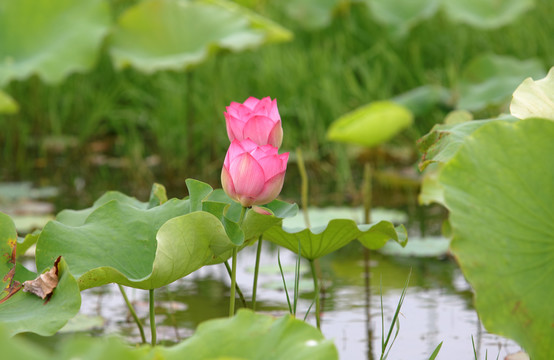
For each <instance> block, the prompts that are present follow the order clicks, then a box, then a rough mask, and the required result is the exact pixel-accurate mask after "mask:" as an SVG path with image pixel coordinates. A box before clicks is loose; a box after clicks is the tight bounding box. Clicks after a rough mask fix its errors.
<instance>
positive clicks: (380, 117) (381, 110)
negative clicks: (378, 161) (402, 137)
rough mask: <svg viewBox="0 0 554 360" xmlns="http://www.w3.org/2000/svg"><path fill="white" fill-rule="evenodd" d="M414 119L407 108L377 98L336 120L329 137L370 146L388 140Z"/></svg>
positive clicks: (328, 134) (328, 132)
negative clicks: (375, 100)
mask: <svg viewBox="0 0 554 360" xmlns="http://www.w3.org/2000/svg"><path fill="white" fill-rule="evenodd" d="M412 121H413V116H412V114H411V113H410V111H408V110H407V109H406V108H405V107H403V106H401V105H398V104H395V103H393V102H390V101H377V102H373V103H371V104H369V105H365V106H362V107H360V108H358V109H356V110H354V111H352V112H350V113H348V114H346V115H343V116H342V117H340V118H339V119H338V120H336V121H335V122H333V123H332V124H331V126H330V127H329V130H328V131H327V138H328V139H329V140H332V141H341V142H346V143H352V144H358V145H363V146H369V147H371V146H376V145H379V144H381V143H384V142H386V141H388V140H389V139H391V138H392V137H393V136H394V135H396V134H397V133H398V132H400V131H401V130H403V129H404V128H406V127H408V126H410V125H411V124H412Z"/></svg>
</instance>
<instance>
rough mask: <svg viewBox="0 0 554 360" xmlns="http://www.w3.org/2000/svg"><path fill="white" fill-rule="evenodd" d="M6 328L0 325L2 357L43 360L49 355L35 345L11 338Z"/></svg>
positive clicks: (13, 359) (18, 359) (16, 359)
mask: <svg viewBox="0 0 554 360" xmlns="http://www.w3.org/2000/svg"><path fill="white" fill-rule="evenodd" d="M6 328H7V326H4V325H2V324H1V323H0V349H2V357H3V358H5V359H10V360H45V359H48V358H49V355H50V353H49V352H48V351H47V350H46V349H43V348H41V347H40V346H38V345H37V344H35V343H32V342H30V341H26V340H25V339H19V338H12V337H11V336H10V334H9V333H8V332H7V331H6Z"/></svg>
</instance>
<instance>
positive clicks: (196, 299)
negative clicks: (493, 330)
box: [81, 243, 520, 360]
mask: <svg viewBox="0 0 554 360" xmlns="http://www.w3.org/2000/svg"><path fill="white" fill-rule="evenodd" d="M254 258H255V248H254V247H251V248H247V249H245V250H243V251H242V252H241V253H239V261H238V265H239V269H238V273H237V278H238V283H239V285H240V287H241V290H242V291H243V292H244V293H245V296H246V298H247V299H249V298H250V295H251V293H252V267H253V264H254ZM321 260H322V262H321V266H322V270H323V274H324V277H325V281H324V283H325V295H324V296H325V297H324V300H323V302H322V305H323V315H322V331H323V333H324V335H325V337H326V338H332V339H334V341H335V344H336V346H337V349H338V351H339V353H340V357H341V359H379V356H380V354H381V338H382V336H381V319H382V317H381V309H380V298H381V296H380V293H381V290H380V289H382V299H383V311H384V314H385V318H384V322H385V336H386V332H387V331H388V326H389V324H390V321H391V318H392V316H393V315H394V312H395V309H396V305H397V302H398V300H399V297H400V294H401V292H402V288H403V286H404V283H405V281H406V278H407V276H408V273H409V272H410V269H412V275H411V281H410V286H409V288H408V292H407V295H406V298H405V300H404V303H403V306H402V310H401V314H400V317H399V319H400V331H399V333H398V337H397V339H396V341H395V343H394V345H393V347H392V350H391V351H390V354H389V357H388V358H389V359H394V360H402V359H406V360H408V359H409V360H413V359H428V358H429V356H430V355H431V353H432V352H433V350H434V349H435V347H436V346H437V345H438V344H439V343H440V342H441V341H443V342H444V343H443V346H442V349H441V351H440V353H439V356H438V357H437V359H473V358H474V354H473V346H472V339H471V337H472V336H473V338H474V341H475V348H476V351H477V354H478V358H479V359H484V358H485V353H487V354H488V357H489V358H492V359H496V358H497V355H498V354H499V356H498V358H499V359H503V358H504V357H505V356H506V355H507V354H509V353H514V352H517V351H518V350H520V347H519V346H518V345H517V344H515V343H514V342H512V341H510V340H507V339H504V338H501V337H498V336H496V335H491V334H488V333H487V332H486V331H485V330H484V329H483V327H482V325H481V323H480V321H479V319H478V317H477V314H476V312H475V310H473V308H472V305H471V304H472V294H471V291H470V287H469V285H468V284H467V283H466V282H465V280H464V278H463V275H462V274H461V272H460V270H459V269H458V267H457V266H456V265H455V264H454V262H452V261H451V260H439V259H422V258H402V257H392V256H384V255H380V254H378V253H375V252H372V253H371V261H370V265H371V277H370V280H371V298H370V299H371V300H370V301H371V309H370V312H369V313H370V316H371V319H370V324H371V329H372V334H373V341H372V344H371V345H372V346H371V348H372V354H369V352H368V349H369V348H370V347H369V346H368V341H367V339H368V336H367V315H366V310H367V308H366V291H365V286H364V284H365V281H364V260H363V256H362V251H361V247H360V246H359V245H358V244H357V243H352V244H350V245H349V246H348V247H346V248H345V249H343V250H342V251H339V252H337V253H335V254H331V255H329V256H327V257H325V258H323V259H321ZM281 262H282V263H283V265H284V270H285V276H286V278H287V281H290V286H288V288H289V290H291V289H292V288H293V286H292V282H293V280H294V263H295V255H294V254H292V253H290V252H288V251H282V252H281ZM262 264H264V265H263V267H262V269H261V272H260V280H259V284H260V285H259V286H260V289H259V291H258V304H257V308H258V310H259V311H262V312H264V313H269V314H273V315H277V316H278V315H282V314H284V313H286V312H287V311H288V310H287V309H288V307H287V303H286V297H285V294H284V292H283V290H282V281H281V275H280V273H279V270H278V267H277V251H276V250H275V249H274V248H272V246H271V244H269V243H264V251H263V255H262ZM229 283H230V281H229V278H228V275H227V272H226V270H225V268H224V267H223V266H222V265H220V266H210V267H206V268H203V269H200V270H199V271H197V272H195V273H193V274H191V275H189V276H188V277H187V278H185V279H182V280H179V281H177V282H175V283H173V284H171V285H169V286H168V287H165V288H162V289H159V290H157V292H156V299H157V310H156V312H157V316H156V322H157V324H158V332H159V334H158V337H159V338H160V339H162V341H163V340H165V341H168V342H174V341H176V340H178V339H183V338H186V337H188V336H190V335H191V334H192V333H193V330H194V329H195V328H196V327H197V326H198V324H199V323H201V322H202V321H205V320H207V319H211V318H215V317H225V316H227V311H228V294H229ZM287 285H288V284H287ZM300 285H301V286H300V288H301V292H302V293H301V294H300V300H299V305H298V315H297V316H298V317H299V318H303V317H304V314H305V312H306V310H307V309H308V308H309V307H310V304H311V303H312V300H313V285H312V283H311V279H310V272H309V266H308V264H307V263H305V264H303V266H302V281H301V284H300ZM127 292H128V295H129V297H130V299H131V300H132V301H133V302H134V304H135V307H136V310H137V313H138V315H139V317H141V319H143V321H144V323H145V324H147V322H148V321H147V318H148V303H147V299H148V294H147V292H146V291H142V290H135V289H127ZM238 306H240V302H238ZM81 312H82V313H84V314H87V315H101V316H102V317H104V318H105V320H106V323H105V327H104V332H105V333H114V332H117V333H120V334H122V335H124V336H126V337H128V338H129V339H130V340H131V341H139V337H138V331H137V330H136V328H135V325H134V324H133V323H132V321H131V318H130V316H128V314H127V313H126V308H125V306H124V303H123V300H122V299H121V296H120V294H119V291H118V289H117V287H116V286H113V285H109V286H105V287H102V288H100V289H91V290H87V291H85V292H83V305H82V307H81ZM308 321H309V322H310V323H312V324H314V325H315V319H314V317H313V314H310V316H309V317H308ZM393 335H394V333H393Z"/></svg>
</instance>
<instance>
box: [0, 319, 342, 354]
mask: <svg viewBox="0 0 554 360" xmlns="http://www.w3.org/2000/svg"><path fill="white" fill-rule="evenodd" d="M64 340H65V341H63V342H61V343H60V344H59V345H58V346H56V348H55V351H52V350H45V349H44V348H43V347H41V346H39V345H37V344H36V343H30V342H27V341H25V339H19V338H15V339H10V338H8V336H7V334H6V332H5V331H4V330H3V328H2V326H1V324H0V348H1V349H2V356H3V358H6V359H10V360H34V359H37V360H38V359H40V360H48V359H51V360H58V359H118V360H151V359H160V360H162V359H163V360H174V359H175V360H176V359H190V360H196V359H202V360H204V359H221V360H223V359H251V360H256V359H259V360H262V359H263V360H266V359H267V360H275V359H287V360H300V359H302V360H303V359H322V360H335V359H338V353H337V349H336V347H335V345H334V344H333V342H332V341H331V340H325V339H324V338H323V335H321V332H320V331H319V330H317V329H315V328H314V327H312V326H310V325H309V324H306V323H305V322H303V321H301V320H298V319H295V318H293V317H292V316H290V315H285V316H284V317H281V318H278V319H277V318H273V317H271V316H268V315H263V314H256V313H254V312H252V311H249V310H245V309H241V310H239V311H238V313H237V315H235V316H234V317H233V318H230V319H229V318H226V319H215V320H209V321H206V322H204V323H202V324H200V326H199V327H198V330H197V332H196V333H195V334H194V335H193V336H192V337H190V338H188V339H186V340H184V341H183V342H181V343H179V344H178V345H175V346H172V347H164V346H156V347H155V348H152V347H150V346H139V347H137V346H129V345H128V344H125V343H124V342H123V341H122V340H121V339H119V338H114V337H90V336H87V337H84V336H82V337H79V336H74V337H70V338H67V339H64ZM214 344H215V345H216V346H214Z"/></svg>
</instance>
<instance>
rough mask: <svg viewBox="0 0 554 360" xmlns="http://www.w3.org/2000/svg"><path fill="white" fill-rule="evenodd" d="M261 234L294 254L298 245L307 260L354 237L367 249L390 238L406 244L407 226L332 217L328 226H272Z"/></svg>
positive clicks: (328, 251)
mask: <svg viewBox="0 0 554 360" xmlns="http://www.w3.org/2000/svg"><path fill="white" fill-rule="evenodd" d="M263 237H264V239H266V240H269V241H271V242H273V243H275V244H277V245H280V246H283V247H285V248H287V249H289V250H290V251H293V252H295V253H298V247H299V246H300V254H301V255H302V256H303V257H305V258H306V259H309V260H313V259H317V258H320V257H322V256H325V255H327V254H330V253H332V252H333V251H335V250H338V249H340V248H342V247H343V246H345V245H347V244H348V243H350V242H351V241H352V240H355V239H359V240H360V242H361V243H362V244H363V245H364V246H366V247H368V248H370V249H378V248H380V247H382V246H383V245H385V243H386V242H387V241H388V240H390V239H393V240H395V241H397V242H399V243H400V244H401V245H405V244H406V241H407V236H406V229H404V227H403V226H399V227H398V228H395V227H394V225H393V224H392V223H390V222H388V221H380V222H378V223H376V224H370V225H356V223H355V222H354V221H353V220H349V219H333V220H331V221H329V223H328V224H327V226H318V227H314V228H312V229H303V230H296V229H294V230H293V229H286V228H283V227H282V226H273V227H272V228H270V229H269V230H267V231H266V232H264V235H263Z"/></svg>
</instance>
